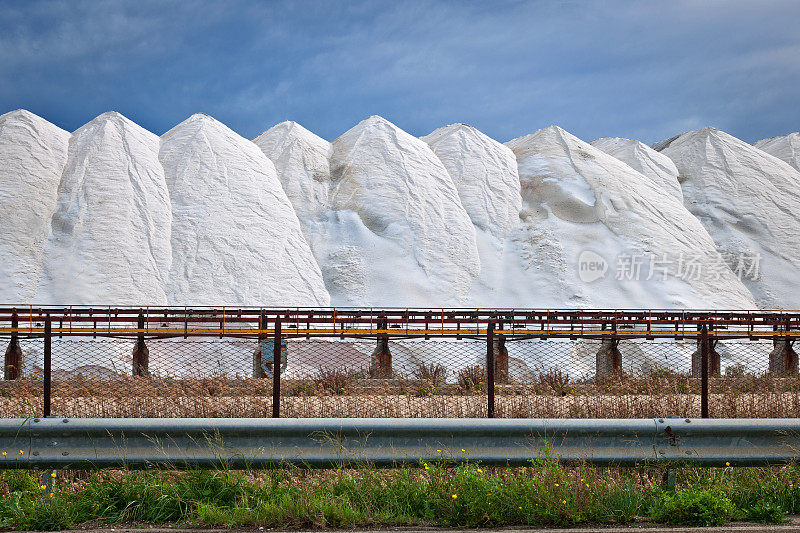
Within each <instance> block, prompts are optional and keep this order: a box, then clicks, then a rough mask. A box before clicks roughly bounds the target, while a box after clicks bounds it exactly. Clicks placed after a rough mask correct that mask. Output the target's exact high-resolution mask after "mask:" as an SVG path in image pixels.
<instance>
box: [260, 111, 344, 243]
mask: <svg viewBox="0 0 800 533" xmlns="http://www.w3.org/2000/svg"><path fill="white" fill-rule="evenodd" d="M253 142H254V143H256V145H257V146H258V147H259V148H261V151H262V152H264V154H266V156H267V157H269V158H270V160H272V162H273V163H274V164H275V169H276V170H277V172H278V177H279V178H280V180H281V185H282V186H283V190H284V191H285V192H286V196H288V197H289V201H290V202H292V206H293V207H294V210H295V212H296V213H297V218H299V219H300V225H301V226H302V227H303V233H304V234H305V236H306V238H307V239H308V240H309V244H312V236H313V235H314V234H315V233H316V232H315V231H313V227H314V226H315V222H316V221H317V219H318V218H319V217H320V216H321V215H322V214H323V213H324V212H325V211H326V210H327V208H328V191H329V189H330V180H331V168H330V163H329V161H328V159H329V158H330V156H331V143H329V142H328V141H326V140H325V139H323V138H321V137H318V136H316V135H314V134H313V133H311V132H310V131H308V130H307V129H305V128H304V127H303V126H301V125H300V124H298V123H296V122H291V121H286V122H281V123H280V124H277V125H275V126H273V127H271V128H270V129H268V130H267V131H265V132H264V133H262V134H261V135H259V136H258V137H256V138H255V139H253Z"/></svg>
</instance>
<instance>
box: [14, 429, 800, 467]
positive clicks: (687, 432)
mask: <svg viewBox="0 0 800 533" xmlns="http://www.w3.org/2000/svg"><path fill="white" fill-rule="evenodd" d="M0 452H5V454H3V455H2V456H0V468H2V469H13V468H26V469H53V468H77V469H86V468H118V467H129V468H145V467H148V466H168V467H174V468H194V467H200V468H211V467H215V466H222V465H225V466H227V467H230V468H249V467H254V468H270V467H278V466H281V465H286V464H293V465H297V466H301V467H307V468H324V467H331V466H336V465H352V464H359V463H368V464H371V465H374V466H381V467H385V466H394V465H401V464H415V463H416V464H419V463H420V462H422V461H424V462H446V463H464V462H467V461H469V462H479V463H481V464H485V465H502V466H524V465H529V464H530V462H531V461H532V460H535V459H537V458H542V457H544V456H545V455H547V454H549V455H550V456H551V457H555V458H558V460H560V461H562V462H566V463H575V462H581V461H587V462H589V463H593V464H598V465H618V466H634V465H644V464H676V463H691V464H697V465H705V466H725V465H730V466H747V465H764V464H779V463H786V462H791V461H794V460H796V459H798V458H800V419H769V420H767V419H749V420H748V419H715V420H708V419H682V418H659V419H629V420H622V419H608V420H605V419H566V420H556V419H461V420H453V419H355V418H349V419H344V418H342V419H207V418H205V419H200V418H198V419H63V418H55V417H54V418H44V419H38V418H37V419H6V420H0Z"/></svg>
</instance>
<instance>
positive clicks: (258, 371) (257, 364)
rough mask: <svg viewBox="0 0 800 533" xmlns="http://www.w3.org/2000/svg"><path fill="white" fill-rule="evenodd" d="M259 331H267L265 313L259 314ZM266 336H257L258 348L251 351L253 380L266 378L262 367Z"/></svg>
mask: <svg viewBox="0 0 800 533" xmlns="http://www.w3.org/2000/svg"><path fill="white" fill-rule="evenodd" d="M259 329H261V330H265V329H267V317H266V314H265V313H263V312H262V313H261V320H260V324H259ZM266 338H267V336H266V335H263V334H261V335H259V336H258V346H257V347H256V349H255V351H253V377H254V378H255V379H263V378H265V377H267V373H266V372H264V366H263V355H262V353H263V350H264V339H266Z"/></svg>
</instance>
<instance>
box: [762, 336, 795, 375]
mask: <svg viewBox="0 0 800 533" xmlns="http://www.w3.org/2000/svg"><path fill="white" fill-rule="evenodd" d="M773 345H774V346H775V347H774V348H773V349H772V351H771V352H770V353H769V371H770V372H772V373H775V374H797V373H798V365H797V352H795V351H794V348H793V347H792V342H791V341H790V340H789V339H775V340H774V341H773Z"/></svg>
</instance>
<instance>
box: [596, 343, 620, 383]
mask: <svg viewBox="0 0 800 533" xmlns="http://www.w3.org/2000/svg"><path fill="white" fill-rule="evenodd" d="M618 346H619V339H616V338H614V337H611V338H608V339H603V340H602V341H601V343H600V349H599V350H598V351H597V355H596V356H595V372H596V373H595V377H598V378H599V377H605V376H609V375H612V374H618V373H620V372H621V371H622V354H621V353H620V351H619V348H618Z"/></svg>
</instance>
